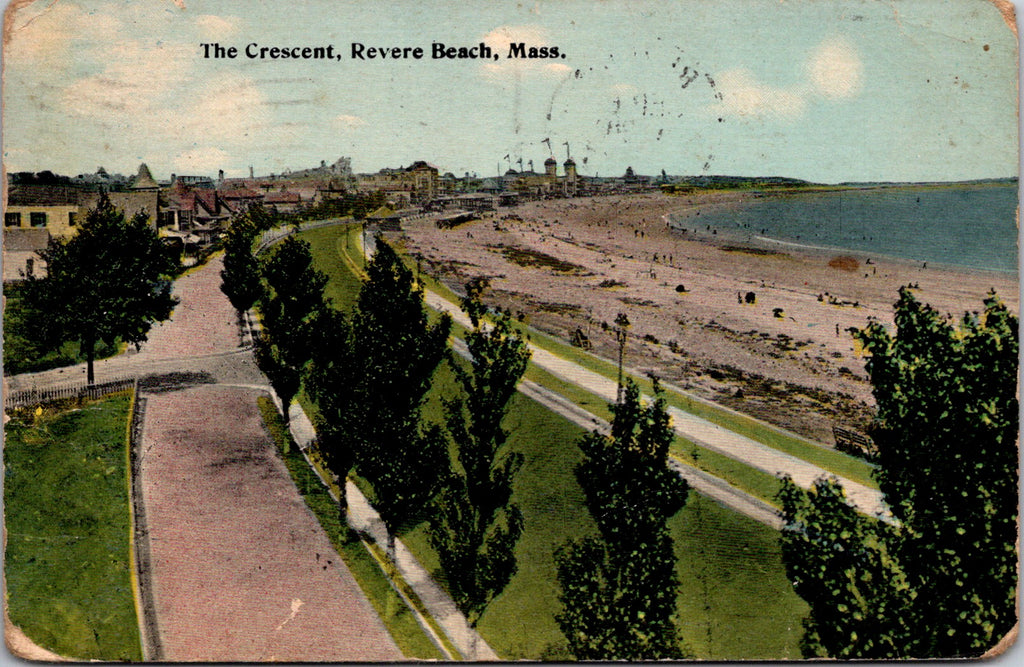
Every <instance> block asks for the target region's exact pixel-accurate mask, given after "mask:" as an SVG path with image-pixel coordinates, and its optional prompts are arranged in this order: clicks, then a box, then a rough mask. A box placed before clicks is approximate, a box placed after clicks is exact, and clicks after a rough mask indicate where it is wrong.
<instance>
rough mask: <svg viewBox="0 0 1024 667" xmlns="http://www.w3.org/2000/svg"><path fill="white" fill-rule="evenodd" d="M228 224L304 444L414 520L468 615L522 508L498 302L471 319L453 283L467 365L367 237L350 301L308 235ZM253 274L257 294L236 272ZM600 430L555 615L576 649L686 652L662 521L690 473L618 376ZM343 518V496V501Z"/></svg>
mask: <svg viewBox="0 0 1024 667" xmlns="http://www.w3.org/2000/svg"><path fill="white" fill-rule="evenodd" d="M238 222H239V224H238V225H237V226H236V227H234V228H233V229H232V231H231V233H230V234H229V237H228V240H227V243H226V247H227V255H226V257H225V268H224V274H223V275H224V281H225V285H224V289H225V292H226V293H227V294H228V295H229V297H231V298H232V303H235V305H236V307H244V306H246V305H251V304H252V303H257V302H258V303H259V304H260V309H261V312H262V314H263V323H264V335H263V336H262V337H261V338H260V340H259V342H258V343H257V358H258V360H259V362H260V365H261V367H262V368H263V369H264V370H265V371H266V372H267V375H268V378H269V379H270V380H271V383H272V384H273V385H274V387H275V390H276V391H277V392H278V394H279V396H280V397H281V399H282V401H283V402H284V403H285V404H286V405H287V404H288V403H289V402H290V400H291V398H292V397H293V396H294V394H295V392H296V391H297V389H298V387H299V385H300V382H301V383H302V384H303V386H304V387H305V389H306V391H307V392H308V394H309V396H310V397H311V398H312V399H313V400H314V401H315V403H316V405H317V415H316V417H315V419H316V424H315V426H316V431H317V438H318V445H319V448H320V451H321V452H322V453H323V455H324V457H325V459H326V461H327V463H328V465H329V467H330V469H331V471H332V472H333V473H334V474H336V475H337V476H338V477H339V479H340V480H345V479H346V478H347V477H348V475H349V474H350V473H352V472H354V473H356V474H358V475H359V476H360V477H362V478H363V479H365V480H366V481H367V482H369V484H370V486H371V487H372V497H371V501H372V503H373V505H374V507H375V508H376V509H377V511H378V513H379V514H380V516H381V518H382V520H383V522H384V525H385V527H386V529H387V533H388V546H387V551H388V554H389V555H390V556H391V557H392V558H393V557H394V546H395V537H396V535H399V534H401V533H402V532H404V531H405V530H407V529H409V528H411V527H413V526H415V525H418V524H420V523H421V522H423V521H427V522H428V526H429V528H428V537H429V541H430V543H431V545H432V547H433V548H434V550H435V551H436V553H437V555H438V559H439V562H440V565H441V569H442V571H443V573H444V580H445V582H446V584H447V588H448V590H449V593H450V594H451V596H452V598H453V600H454V602H455V603H456V605H457V606H458V608H459V609H460V611H461V612H462V613H463V614H464V615H465V616H466V618H467V620H468V622H469V623H470V625H471V626H476V624H477V623H478V622H479V620H480V618H481V617H482V615H483V613H484V612H485V611H486V609H487V608H488V606H489V605H490V603H491V602H492V601H493V600H494V599H495V598H496V597H497V596H498V595H499V594H500V593H501V592H502V591H503V590H504V589H505V587H506V586H507V585H508V583H509V581H511V579H512V577H513V576H514V575H515V572H516V571H517V563H516V557H515V552H516V550H515V546H516V544H517V542H518V541H519V539H520V536H521V535H522V532H523V527H524V524H523V515H522V512H521V511H520V509H519V508H518V507H517V506H516V505H515V503H514V502H513V501H512V495H513V483H514V479H515V476H516V474H517V472H518V471H519V469H520V468H521V466H522V463H523V460H522V455H521V454H518V453H515V452H510V451H509V450H508V447H507V446H506V445H507V440H508V437H509V432H508V431H507V430H506V428H505V426H504V425H503V423H504V418H505V416H506V414H507V411H508V408H509V405H510V402H511V400H512V399H513V396H514V395H515V393H516V387H517V385H518V383H519V381H520V379H521V378H522V376H523V374H524V372H525V371H526V367H527V363H528V361H529V357H530V353H529V348H528V345H527V343H526V341H525V340H524V338H523V337H522V335H521V334H519V333H518V332H517V331H516V330H515V328H514V326H513V323H512V321H511V319H510V318H509V316H508V315H503V314H501V313H498V314H496V315H495V314H492V315H491V316H490V318H489V319H490V321H486V320H485V314H486V308H485V307H484V306H483V304H482V301H481V295H482V292H483V291H484V290H485V289H486V283H485V282H484V281H472V282H471V283H469V284H468V285H467V296H466V298H465V299H464V300H463V303H462V306H463V309H464V310H465V312H466V313H467V314H468V315H469V318H470V320H471V323H472V329H471V330H470V331H469V332H468V333H467V334H466V335H465V342H466V348H467V351H468V353H467V357H468V363H466V364H463V363H460V362H457V361H456V360H455V359H453V358H451V357H450V356H449V354H450V353H449V347H448V336H449V334H450V331H451V320H450V318H449V317H448V316H447V315H441V316H440V317H436V318H431V317H430V316H429V315H428V313H427V310H426V308H425V306H424V303H423V293H422V289H421V288H420V287H419V285H418V284H417V283H416V281H415V279H414V276H413V273H412V272H411V271H410V270H409V269H408V268H407V267H406V266H405V264H404V263H403V262H402V260H401V258H400V257H399V256H398V254H397V253H396V252H395V251H394V250H393V249H392V248H391V247H390V246H389V245H387V244H386V243H384V242H382V241H378V242H377V247H376V252H375V254H374V257H373V260H372V262H370V264H369V265H368V267H367V276H366V279H365V282H364V284H363V287H362V288H361V290H360V292H359V295H358V298H357V300H356V303H355V305H354V306H353V308H352V310H351V312H350V313H343V312H341V311H339V310H336V309H334V308H332V307H331V306H330V304H328V303H326V302H325V301H324V299H323V294H322V293H323V286H324V284H325V279H324V277H323V275H322V274H320V273H319V272H317V271H316V270H315V269H314V268H313V266H312V257H311V254H310V251H309V247H308V245H307V244H305V243H304V242H302V241H298V240H296V239H294V238H291V237H290V238H288V239H286V240H285V241H284V242H282V243H281V244H279V245H278V246H277V247H276V248H275V249H274V251H273V252H272V253H271V254H270V255H269V257H268V258H267V259H266V260H265V261H264V262H262V263H260V262H258V261H257V260H256V259H255V258H253V257H252V256H251V247H252V244H253V241H254V239H255V233H254V232H253V230H252V228H251V225H248V224H247V223H246V221H245V220H244V219H243V220H240V221H238ZM254 275H260V276H262V285H263V286H262V287H261V288H260V289H261V290H262V293H261V294H258V295H255V296H254V295H253V292H254V291H256V292H258V291H260V290H251V289H250V288H249V287H250V286H251V285H252V284H255V282H254V281H253V280H252V276H254ZM442 363H448V364H449V366H450V370H451V373H452V374H453V376H454V379H455V382H456V386H457V387H458V391H457V392H455V393H454V394H453V395H452V396H449V397H446V398H443V399H442V400H441V408H442V410H441V412H442V414H443V423H442V424H432V423H428V422H427V421H426V420H425V419H424V417H423V408H424V404H425V401H426V400H427V394H428V391H429V389H430V387H431V384H432V382H433V379H434V375H435V373H436V371H437V369H438V367H439V366H440V365H441V364H442ZM613 409H614V411H615V419H614V424H613V427H612V433H611V435H610V436H603V435H600V434H597V433H594V434H590V435H589V436H587V437H586V438H584V439H583V440H581V442H580V446H581V448H582V449H583V451H584V459H583V462H582V463H581V464H580V466H579V468H578V470H577V478H578V480H579V481H580V484H581V486H582V487H583V489H584V493H585V496H586V499H587V505H588V508H589V509H590V511H591V513H592V515H593V516H594V517H595V520H596V522H597V525H598V528H599V531H600V537H591V538H588V539H586V540H583V541H580V542H575V543H571V544H567V545H565V546H564V547H563V548H562V549H560V550H559V552H558V554H557V556H556V560H557V562H558V568H559V575H558V576H559V580H560V582H561V584H562V590H563V593H562V596H561V600H562V603H563V612H562V613H561V614H560V616H559V618H558V621H559V623H560V625H561V626H562V628H563V632H564V633H565V635H566V637H567V639H568V641H569V645H570V650H572V652H573V654H574V655H576V656H577V657H578V658H591V659H598V658H604V659H607V658H609V657H616V658H632V659H645V658H646V659H658V658H677V657H682V655H683V654H682V653H681V651H680V648H679V647H680V646H681V643H680V641H679V637H678V636H677V632H676V629H675V624H674V620H675V617H674V612H675V601H676V598H677V588H678V581H677V579H676V576H675V555H674V553H673V548H672V541H671V539H670V538H669V535H668V533H667V529H666V527H665V524H666V521H667V519H668V518H669V517H671V516H672V515H673V514H675V513H676V512H677V511H678V510H679V508H681V507H682V505H683V504H684V503H685V500H686V495H687V487H686V483H685V482H684V481H683V480H681V479H680V478H679V477H678V476H677V475H675V474H674V473H672V472H671V471H670V470H669V469H668V467H667V460H666V459H667V455H668V445H669V443H670V442H671V440H672V430H671V427H670V425H669V419H668V416H667V413H666V411H665V404H664V401H663V400H662V399H661V398H660V397H659V398H658V399H657V400H656V401H655V402H654V403H652V404H651V405H642V404H641V402H640V398H639V390H638V389H637V387H636V386H635V385H630V386H629V388H628V389H627V391H626V393H625V398H624V400H623V401H622V402H621V403H620V404H619V405H616V406H613ZM339 512H340V514H341V517H342V524H343V525H347V516H346V515H347V507H346V504H345V500H344V497H342V498H341V499H340V500H339Z"/></svg>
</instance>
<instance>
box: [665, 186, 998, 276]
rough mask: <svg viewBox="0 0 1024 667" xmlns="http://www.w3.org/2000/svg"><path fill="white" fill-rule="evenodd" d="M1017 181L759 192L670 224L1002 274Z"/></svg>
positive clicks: (684, 213) (691, 211)
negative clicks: (739, 201) (780, 193)
mask: <svg viewBox="0 0 1024 667" xmlns="http://www.w3.org/2000/svg"><path fill="white" fill-rule="evenodd" d="M1017 198H1018V196H1017V186H1016V184H1013V185H1008V184H986V185H956V186H948V187H898V188H869V189H863V190H843V191H833V192H804V193H797V194H785V195H766V196H764V197H761V198H753V199H750V200H748V201H745V202H742V203H730V204H719V205H710V206H703V207H690V208H686V209H685V210H680V211H679V212H678V213H675V214H673V215H672V221H673V224H674V225H675V226H676V227H682V228H687V229H696V230H698V232H707V231H708V229H713V230H718V231H719V232H720V233H723V234H726V235H728V236H729V237H738V238H743V239H747V240H760V241H766V240H768V241H776V242H783V243H787V244H795V245H801V246H811V247H822V248H836V249H845V250H849V251H851V252H852V253H856V254H857V255H864V256H866V257H870V256H871V255H872V254H875V255H887V256H892V257H900V258H904V259H909V260H915V261H920V262H934V263H937V264H949V265H954V266H963V267H968V268H973V269H987V270H994V271H1001V272H1008V273H1015V272H1016V271H1017V266H1018V264H1017Z"/></svg>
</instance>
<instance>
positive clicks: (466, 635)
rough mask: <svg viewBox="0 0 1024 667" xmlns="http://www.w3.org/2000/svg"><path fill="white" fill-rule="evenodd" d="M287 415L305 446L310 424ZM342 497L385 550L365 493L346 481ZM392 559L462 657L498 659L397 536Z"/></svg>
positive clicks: (294, 412) (302, 416)
mask: <svg viewBox="0 0 1024 667" xmlns="http://www.w3.org/2000/svg"><path fill="white" fill-rule="evenodd" d="M289 417H290V419H291V422H290V424H291V432H292V437H293V438H294V439H295V442H296V443H298V444H299V446H300V447H302V448H306V447H307V446H308V445H309V444H310V443H311V442H312V441H313V440H314V439H315V438H316V432H315V431H314V429H313V424H312V423H311V422H310V420H309V417H307V416H306V413H305V412H304V411H303V410H302V408H301V407H300V406H299V405H298V404H297V403H293V404H292V406H291V410H290V411H289ZM332 495H333V493H332ZM345 497H346V500H347V502H348V516H349V523H350V524H351V525H352V527H353V528H355V529H356V530H359V531H361V532H363V533H364V534H366V535H367V536H368V537H369V538H370V539H371V540H373V542H374V543H375V544H377V546H378V547H380V548H381V550H386V549H387V530H386V529H385V527H384V522H383V521H381V518H380V515H379V514H377V511H376V510H374V509H373V507H372V506H371V505H370V503H369V501H368V500H367V499H366V496H364V495H363V493H362V492H361V491H360V490H359V487H357V486H356V485H355V484H353V483H352V482H347V483H346V484H345ZM395 558H396V560H397V563H396V565H397V566H398V571H399V572H400V573H401V575H402V578H403V579H404V580H405V581H406V583H408V584H409V586H410V587H412V589H413V590H414V591H415V592H416V595H417V597H419V599H420V601H421V602H423V606H424V607H426V610H427V613H429V614H430V616H431V617H432V618H433V619H434V620H435V621H436V622H437V624H438V625H439V626H440V627H441V630H442V631H443V632H444V633H445V635H446V636H447V637H448V639H449V640H450V641H451V642H452V644H454V645H455V648H456V649H458V651H459V653H460V654H461V656H462V657H463V659H465V660H473V661H484V660H487V661H491V660H499V659H500V658H499V657H498V654H496V653H495V652H494V650H493V649H491V647H490V646H489V645H488V644H487V642H485V641H484V639H483V638H482V637H481V636H480V635H479V633H477V631H476V630H474V629H473V628H471V627H470V626H469V623H468V622H467V621H466V617H465V616H463V615H462V613H461V612H460V611H459V610H458V608H457V607H456V606H455V603H454V602H453V601H452V599H451V597H449V595H448V594H447V593H446V592H445V591H444V590H443V589H441V587H440V586H438V585H437V583H436V582H435V581H434V580H433V579H432V578H431V576H430V573H429V572H427V569H426V568H425V567H423V565H421V564H420V562H419V560H417V559H416V556H414V555H413V553H412V552H411V551H409V549H408V548H407V547H406V546H405V544H403V543H402V540H400V539H396V540H395ZM428 634H429V631H428Z"/></svg>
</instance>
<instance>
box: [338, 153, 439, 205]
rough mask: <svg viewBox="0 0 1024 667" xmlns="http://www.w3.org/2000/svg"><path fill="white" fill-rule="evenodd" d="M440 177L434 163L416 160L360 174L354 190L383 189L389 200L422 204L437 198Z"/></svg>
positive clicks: (373, 190)
mask: <svg viewBox="0 0 1024 667" xmlns="http://www.w3.org/2000/svg"><path fill="white" fill-rule="evenodd" d="M439 184H440V177H439V170H438V168H437V167H435V166H434V165H432V164H430V163H428V162H424V161H422V160H418V161H416V162H413V163H412V164H411V165H409V166H408V167H399V168H398V169H388V168H385V169H381V170H380V171H378V172H377V173H375V174H360V175H359V176H357V179H356V189H357V190H359V191H360V192H377V191H380V192H384V193H385V194H387V195H388V200H389V201H394V202H398V203H400V204H424V203H426V202H429V201H431V200H432V199H434V198H435V197H437V193H438V190H439Z"/></svg>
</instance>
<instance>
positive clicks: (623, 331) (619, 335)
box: [615, 313, 631, 404]
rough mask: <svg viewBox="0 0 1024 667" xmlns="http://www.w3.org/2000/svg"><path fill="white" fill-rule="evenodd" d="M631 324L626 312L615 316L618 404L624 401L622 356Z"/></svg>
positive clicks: (616, 391)
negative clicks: (617, 357) (617, 348)
mask: <svg viewBox="0 0 1024 667" xmlns="http://www.w3.org/2000/svg"><path fill="white" fill-rule="evenodd" d="M630 326H631V324H630V321H629V318H628V317H626V314H625V313H619V314H618V315H616V316H615V340H616V341H617V342H618V343H619V382H618V386H617V387H616V390H615V402H616V404H618V403H622V358H623V356H624V355H625V353H626V336H627V331H628V330H629V327H630Z"/></svg>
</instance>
